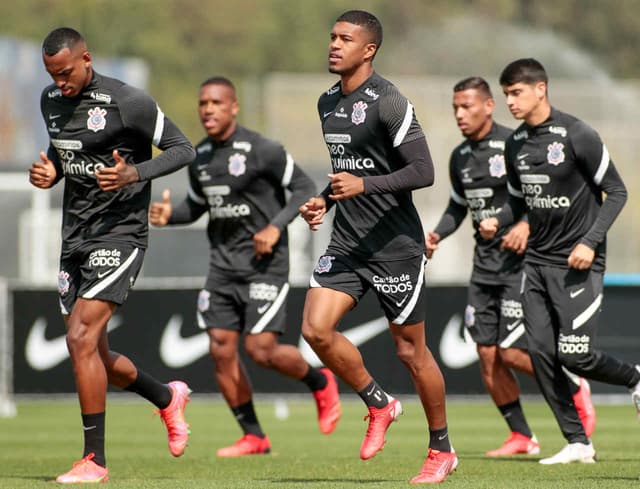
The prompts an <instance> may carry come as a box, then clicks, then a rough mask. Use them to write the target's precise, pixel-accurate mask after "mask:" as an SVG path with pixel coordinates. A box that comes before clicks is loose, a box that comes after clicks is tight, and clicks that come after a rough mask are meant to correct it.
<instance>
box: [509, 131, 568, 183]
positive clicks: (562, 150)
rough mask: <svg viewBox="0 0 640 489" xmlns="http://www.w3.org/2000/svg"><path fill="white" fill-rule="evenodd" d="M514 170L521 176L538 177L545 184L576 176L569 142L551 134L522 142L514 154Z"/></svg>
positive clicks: (563, 180)
mask: <svg viewBox="0 0 640 489" xmlns="http://www.w3.org/2000/svg"><path fill="white" fill-rule="evenodd" d="M514 168H515V170H516V172H518V173H519V174H520V175H521V176H525V175H540V176H541V177H540V178H539V179H538V180H540V181H541V182H542V181H543V180H544V182H543V183H547V184H550V183H553V182H556V183H561V182H565V181H567V180H571V179H572V178H574V177H575V176H576V166H575V161H574V159H573V151H572V148H571V145H570V143H569V141H568V140H567V139H566V138H563V137H560V136H559V135H555V134H552V133H548V134H544V135H540V136H534V137H532V138H530V139H527V140H526V141H524V142H523V143H522V145H521V146H520V148H519V149H518V151H517V152H516V153H515V161H514ZM542 175H544V177H542ZM521 180H522V178H521ZM525 180H527V178H526V177H525Z"/></svg>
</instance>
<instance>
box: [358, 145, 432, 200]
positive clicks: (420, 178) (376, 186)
mask: <svg viewBox="0 0 640 489" xmlns="http://www.w3.org/2000/svg"><path fill="white" fill-rule="evenodd" d="M397 151H398V155H399V157H400V160H401V162H403V163H404V166H403V167H402V168H401V169H399V170H396V171H394V172H393V173H390V174H388V175H376V176H371V177H365V178H364V179H363V181H364V193H365V194H381V193H390V192H400V191H410V190H415V189H418V188H423V187H429V186H431V185H433V181H434V169H433V161H432V160H431V154H430V153H429V147H428V146H427V140H426V139H425V138H420V139H416V140H414V141H410V142H408V143H405V144H403V145H401V146H398V148H397Z"/></svg>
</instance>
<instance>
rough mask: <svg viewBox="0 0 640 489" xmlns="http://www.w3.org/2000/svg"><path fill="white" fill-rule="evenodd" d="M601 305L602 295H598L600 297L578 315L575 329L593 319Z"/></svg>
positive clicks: (574, 323)
mask: <svg viewBox="0 0 640 489" xmlns="http://www.w3.org/2000/svg"><path fill="white" fill-rule="evenodd" d="M600 304H602V294H598V297H596V299H595V300H594V301H593V302H592V303H591V304H590V305H589V307H587V308H586V309H585V310H584V311H582V312H581V313H580V314H578V316H577V317H576V318H575V319H574V320H573V323H572V326H573V329H574V330H575V329H578V328H579V327H580V326H582V325H583V324H584V323H586V322H587V321H588V320H589V319H591V317H592V316H593V315H594V314H595V313H596V312H597V311H598V310H599V309H600Z"/></svg>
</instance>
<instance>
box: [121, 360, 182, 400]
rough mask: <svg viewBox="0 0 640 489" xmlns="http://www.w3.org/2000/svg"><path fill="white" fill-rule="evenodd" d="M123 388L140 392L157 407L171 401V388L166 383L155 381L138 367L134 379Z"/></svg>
mask: <svg viewBox="0 0 640 489" xmlns="http://www.w3.org/2000/svg"><path fill="white" fill-rule="evenodd" d="M124 390H126V391H129V392H135V393H136V394H140V395H141V396H142V397H144V398H145V399H146V400H148V401H149V402H151V403H153V404H155V406H156V407H157V408H159V409H164V408H166V407H167V406H168V405H169V404H170V403H171V397H172V396H173V393H172V392H171V389H170V388H169V387H168V386H167V385H166V384H163V383H162V382H159V381H157V380H156V379H154V378H153V377H151V375H149V374H148V373H146V372H145V371H143V370H140V369H138V376H137V377H136V380H134V381H133V382H132V383H131V384H130V385H128V386H127V387H125V388H124Z"/></svg>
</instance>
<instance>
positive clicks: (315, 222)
mask: <svg viewBox="0 0 640 489" xmlns="http://www.w3.org/2000/svg"><path fill="white" fill-rule="evenodd" d="M298 211H299V212H300V215H301V216H302V218H303V219H304V220H305V221H307V224H308V225H309V229H311V231H317V230H318V227H319V226H320V224H322V218H323V217H324V215H325V214H326V213H327V203H326V202H325V200H324V198H323V197H311V198H310V199H309V200H307V201H306V202H305V203H304V204H302V205H301V206H300V207H299V208H298Z"/></svg>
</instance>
